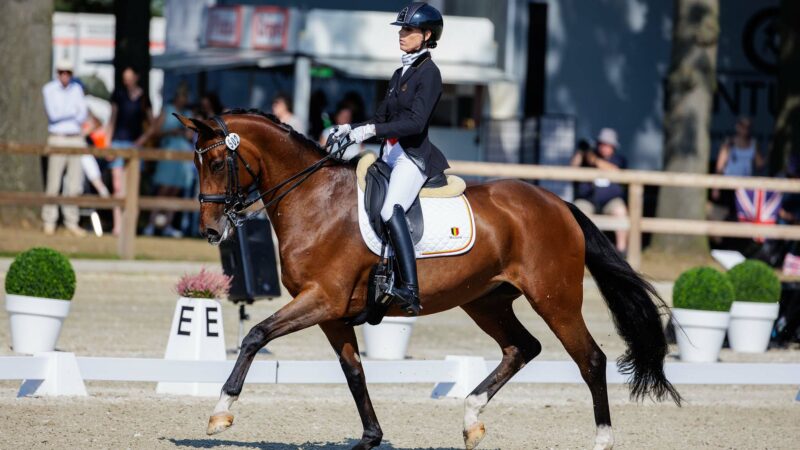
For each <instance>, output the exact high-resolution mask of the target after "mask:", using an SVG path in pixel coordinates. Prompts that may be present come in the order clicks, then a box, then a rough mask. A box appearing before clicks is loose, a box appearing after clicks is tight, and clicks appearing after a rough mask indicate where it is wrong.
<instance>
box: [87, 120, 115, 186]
mask: <svg viewBox="0 0 800 450" xmlns="http://www.w3.org/2000/svg"><path fill="white" fill-rule="evenodd" d="M83 133H84V136H86V144H87V145H88V146H90V147H95V148H105V147H106V137H105V134H104V131H103V123H102V122H100V119H98V118H97V116H95V115H94V114H93V113H92V110H91V109H90V110H89V118H88V119H87V120H86V121H85V122H84V123H83ZM81 166H82V167H83V173H84V174H86V178H87V179H88V180H89V183H91V184H92V187H94V189H95V191H97V194H98V195H100V196H101V197H110V196H111V194H110V193H109V192H108V188H107V187H106V185H105V183H103V177H102V175H101V173H100V165H99V164H97V158H95V157H94V155H83V156H82V157H81Z"/></svg>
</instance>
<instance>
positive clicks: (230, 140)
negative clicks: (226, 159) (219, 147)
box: [225, 133, 240, 150]
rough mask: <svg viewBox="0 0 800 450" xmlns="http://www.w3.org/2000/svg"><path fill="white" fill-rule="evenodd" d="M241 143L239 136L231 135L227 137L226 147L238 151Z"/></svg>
mask: <svg viewBox="0 0 800 450" xmlns="http://www.w3.org/2000/svg"><path fill="white" fill-rule="evenodd" d="M239 142H240V139H239V135H238V134H236V133H231V134H229V135H227V136H225V145H226V146H228V148H229V149H231V150H236V149H237V148H239Z"/></svg>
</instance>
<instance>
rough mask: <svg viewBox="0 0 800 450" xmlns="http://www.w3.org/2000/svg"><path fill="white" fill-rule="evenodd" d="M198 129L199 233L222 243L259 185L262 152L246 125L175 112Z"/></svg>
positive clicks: (182, 120) (184, 121)
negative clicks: (256, 145)
mask: <svg viewBox="0 0 800 450" xmlns="http://www.w3.org/2000/svg"><path fill="white" fill-rule="evenodd" d="M175 116H176V117H177V118H178V120H180V121H181V123H182V124H183V126H185V127H186V128H189V129H191V130H193V131H194V132H195V133H196V136H197V140H196V143H195V157H194V165H195V167H196V168H197V173H198V174H199V176H200V198H199V200H200V234H202V235H203V237H205V238H207V239H208V242H209V243H211V244H215V245H216V244H219V243H220V242H222V241H223V240H225V239H227V238H229V237H230V236H231V235H232V234H233V231H234V227H233V226H232V225H233V223H232V222H233V221H234V220H235V219H236V217H237V216H238V214H239V213H241V212H242V210H243V209H245V207H246V206H247V204H246V203H247V197H248V195H249V194H251V193H252V192H253V191H256V190H257V189H258V187H259V186H258V183H259V173H260V170H261V166H260V157H259V153H258V151H257V149H256V147H255V145H254V144H253V143H252V139H250V138H248V136H249V134H250V133H252V132H248V131H247V128H246V127H241V128H242V129H239V128H238V127H236V126H233V127H230V126H231V124H230V122H231V121H230V116H228V117H227V119H228V120H227V121H225V119H223V118H221V117H216V118H214V120H198V119H191V118H188V117H184V116H181V115H179V114H175Z"/></svg>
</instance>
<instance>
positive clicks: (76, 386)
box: [0, 352, 800, 397]
mask: <svg viewBox="0 0 800 450" xmlns="http://www.w3.org/2000/svg"><path fill="white" fill-rule="evenodd" d="M498 363H499V361H486V360H484V359H483V358H480V357H472V356H448V357H447V359H445V360H422V361H365V362H364V371H365V373H366V377H367V381H368V382H369V383H436V384H437V386H436V387H435V388H434V393H433V396H434V397H440V396H459V397H460V396H464V395H466V393H468V392H469V391H470V390H471V389H472V388H473V387H474V386H475V385H477V383H478V382H480V381H481V380H482V379H483V378H484V377H485V376H486V375H487V374H488V373H489V372H490V371H491V370H493V369H494V368H495V367H496V366H497V364H498ZM233 364H234V362H233V361H174V360H164V359H148V358H96V357H75V355H74V354H72V353H61V352H51V353H41V354H38V355H35V356H10V357H0V380H25V382H24V383H23V388H22V389H21V390H20V395H30V394H36V395H85V387H84V384H83V382H84V381H85V380H88V381H129V382H130V381H135V382H186V383H221V382H224V381H225V379H226V378H227V377H228V375H229V374H230V371H231V369H232V368H233ZM606 370H607V378H608V382H609V383H612V384H619V383H624V382H625V381H626V380H627V376H626V375H623V374H620V373H619V372H618V370H617V367H616V365H615V364H614V363H608V365H607V368H606ZM665 371H666V374H667V378H668V379H669V380H670V381H671V382H672V383H674V384H721V385H725V384H754V385H770V384H788V385H797V384H800V364H798V363H710V364H695V363H666V364H665ZM245 381H246V382H247V383H266V384H276V383H280V384H335V383H344V382H345V379H344V375H343V374H342V370H341V368H340V366H339V363H338V362H337V361H256V362H254V363H253V365H252V366H251V368H250V371H249V372H248V374H247V379H246V380H245ZM511 381H512V382H513V383H583V380H582V378H581V376H580V373H579V371H578V368H577V366H576V365H575V364H574V363H573V362H572V361H539V362H533V363H530V364H528V365H527V366H526V367H525V368H524V369H523V370H522V371H521V372H520V373H519V374H517V375H516V376H515V377H514V378H513V379H512V380H511Z"/></svg>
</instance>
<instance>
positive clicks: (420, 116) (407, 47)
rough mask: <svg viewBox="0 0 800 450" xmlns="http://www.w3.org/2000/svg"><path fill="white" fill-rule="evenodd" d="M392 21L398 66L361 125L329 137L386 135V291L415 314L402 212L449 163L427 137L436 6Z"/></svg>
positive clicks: (436, 84) (435, 86)
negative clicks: (392, 264) (392, 273)
mask: <svg viewBox="0 0 800 450" xmlns="http://www.w3.org/2000/svg"><path fill="white" fill-rule="evenodd" d="M392 25H397V26H400V27H401V28H400V31H399V35H400V50H402V51H403V52H405V54H404V55H403V56H402V63H403V67H401V68H399V69H397V70H396V71H395V72H394V75H393V76H392V79H391V81H389V90H388V91H387V93H386V98H385V99H384V100H383V101H382V102H381V104H380V105H379V106H378V109H377V112H376V113H375V117H373V118H372V119H371V120H369V121H367V122H365V123H363V124H357V125H353V126H351V125H349V124H346V125H340V126H339V127H338V128H337V130H336V133H335V134H334V138H335V139H341V138H343V137H344V136H345V135H349V137H350V139H351V140H353V141H355V142H356V143H361V142H363V141H364V140H366V139H369V138H372V137H378V138H383V139H386V145H387V150H386V151H385V152H383V156H382V157H383V159H384V161H386V162H387V163H388V164H389V166H390V167H392V176H391V179H390V181H389V190H388V192H387V193H386V200H385V201H384V204H383V208H382V209H381V217H382V218H383V221H384V223H385V225H386V231H387V233H388V235H389V241H390V243H391V245H392V248H394V251H395V254H396V255H397V262H398V266H399V267H398V269H399V272H400V277H399V280H397V282H395V287H394V291H393V292H392V294H393V295H394V296H395V297H396V298H397V299H398V300H399V301H400V303H401V304H400V306H401V308H402V309H403V310H405V312H406V313H407V314H410V315H418V314H419V311H420V306H419V283H418V282H417V264H416V255H415V253H414V243H413V241H412V240H411V233H410V232H409V230H408V224H407V223H406V219H405V211H407V210H408V208H409V207H410V206H411V204H412V203H414V200H415V199H416V198H417V195H418V194H419V191H420V189H422V186H423V185H424V184H425V182H426V181H427V180H428V178H431V177H434V176H436V175H439V174H441V173H442V172H443V171H444V170H445V169H447V168H448V167H450V166H449V165H448V164H447V160H446V159H445V157H444V155H443V154H442V152H440V151H439V149H438V148H436V146H434V145H433V144H431V142H430V141H429V140H428V126H429V124H430V119H431V115H432V113H433V110H434V109H435V108H436V104H437V103H438V102H439V98H440V97H441V95H442V76H441V74H440V73H439V68H438V67H437V66H436V64H435V63H434V62H433V60H432V58H431V53H430V51H429V49H432V48H436V45H437V42H438V41H439V39H440V38H441V37H442V29H443V27H444V22H443V20H442V14H441V13H440V12H439V11H438V10H437V9H436V8H434V7H433V6H430V5H428V4H427V3H424V2H414V3H412V4H411V5H409V6H407V7H405V8H403V9H402V10H401V11H400V13H399V14H398V15H397V20H396V21H395V22H392Z"/></svg>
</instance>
